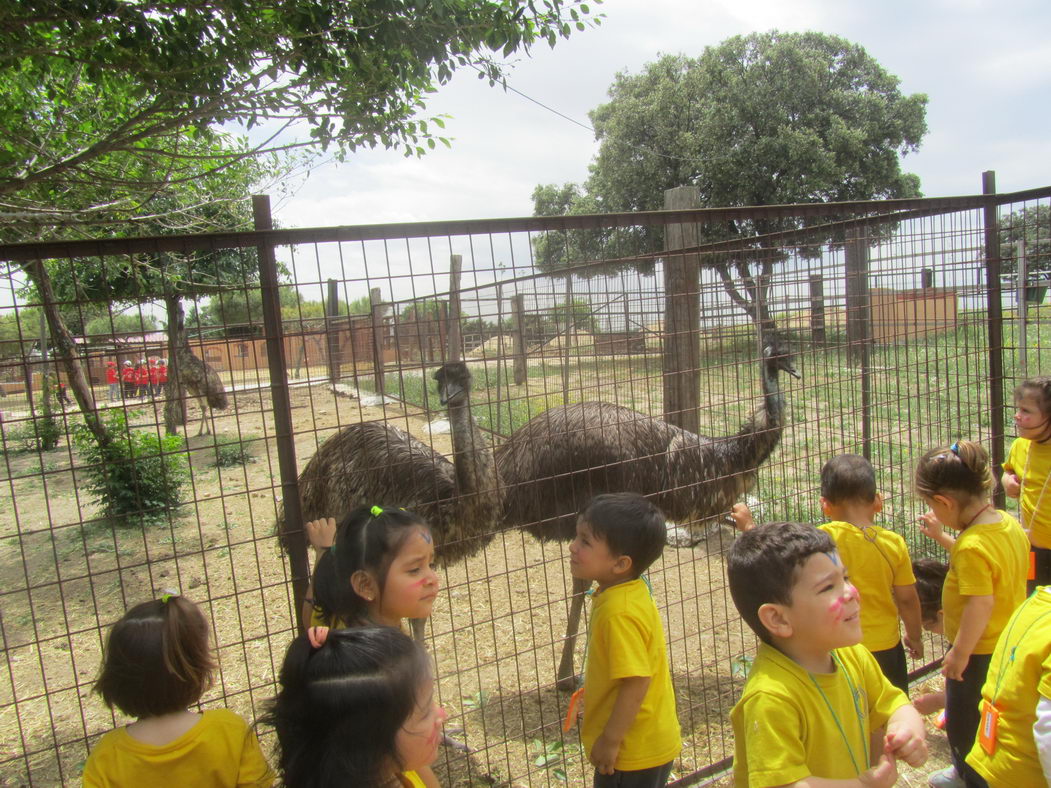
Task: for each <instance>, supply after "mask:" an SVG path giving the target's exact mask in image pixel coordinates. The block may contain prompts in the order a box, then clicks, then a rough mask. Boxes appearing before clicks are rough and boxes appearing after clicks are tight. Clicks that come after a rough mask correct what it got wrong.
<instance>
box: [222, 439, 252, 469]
mask: <svg viewBox="0 0 1051 788" xmlns="http://www.w3.org/2000/svg"><path fill="white" fill-rule="evenodd" d="M250 462H255V456H254V455H253V454H252V452H251V450H250V449H249V448H248V444H247V443H246V442H245V440H244V439H243V438H234V437H225V436H224V437H221V438H216V442H215V459H214V460H213V461H212V463H211V464H212V465H213V466H214V467H216V468H232V467H233V466H235V465H246V464H247V463H250Z"/></svg>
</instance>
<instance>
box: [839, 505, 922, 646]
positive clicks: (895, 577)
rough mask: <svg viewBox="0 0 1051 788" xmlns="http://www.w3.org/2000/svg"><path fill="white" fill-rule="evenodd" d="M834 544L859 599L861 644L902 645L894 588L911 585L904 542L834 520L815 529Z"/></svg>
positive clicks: (876, 528)
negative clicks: (823, 533) (824, 533)
mask: <svg viewBox="0 0 1051 788" xmlns="http://www.w3.org/2000/svg"><path fill="white" fill-rule="evenodd" d="M818 527H819V528H820V529H821V530H822V531H825V532H826V533H827V534H828V535H829V536H831V537H832V540H833V541H834V542H835V543H836V549H837V550H838V551H839V555H840V558H842V559H843V565H844V566H846V568H847V571H848V572H849V574H850V582H852V583H853V584H854V586H855V587H856V588H857V589H858V593H859V594H860V595H861V644H862V645H863V646H865V648H867V649H868V650H869V651H884V650H886V649H888V648H894V647H895V646H896V645H898V643H900V642H901V630H900V629H899V628H898V606H897V605H896V604H895V603H894V590H893V589H894V586H907V585H913V584H914V583H915V582H916V576H915V575H913V573H912V561H911V560H909V550H908V548H907V547H906V546H905V540H904V539H902V538H901V536H900V535H898V534H896V533H894V532H893V531H888V530H887V529H886V528H880V527H879V526H878V525H871V526H866V527H865V528H864V529H862V528H859V527H858V526H856V525H852V524H851V523H846V522H843V521H841V520H834V521H833V522H831V523H825V524H824V525H821V526H818Z"/></svg>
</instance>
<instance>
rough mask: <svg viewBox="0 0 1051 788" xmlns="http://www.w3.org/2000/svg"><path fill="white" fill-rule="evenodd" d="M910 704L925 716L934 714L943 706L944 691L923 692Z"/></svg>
mask: <svg viewBox="0 0 1051 788" xmlns="http://www.w3.org/2000/svg"><path fill="white" fill-rule="evenodd" d="M912 705H913V706H915V707H916V711H918V712H919V713H920V714H922V715H923V716H924V717H926V716H927V715H928V714H934V713H935V712H936V711H941V710H942V709H944V708H945V693H944V692H925V693H923V694H922V695H919V696H917V698H916V700H914V701H913V702H912Z"/></svg>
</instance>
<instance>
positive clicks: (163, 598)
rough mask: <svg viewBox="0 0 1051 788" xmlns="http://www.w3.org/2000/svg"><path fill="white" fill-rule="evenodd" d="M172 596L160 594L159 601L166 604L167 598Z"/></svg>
mask: <svg viewBox="0 0 1051 788" xmlns="http://www.w3.org/2000/svg"><path fill="white" fill-rule="evenodd" d="M171 598H172V595H171V594H161V602H163V603H164V604H168V600H169V599H171Z"/></svg>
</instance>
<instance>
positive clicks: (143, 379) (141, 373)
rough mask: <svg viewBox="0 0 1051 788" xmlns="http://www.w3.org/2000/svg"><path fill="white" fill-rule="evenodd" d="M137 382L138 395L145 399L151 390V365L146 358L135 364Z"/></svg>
mask: <svg viewBox="0 0 1051 788" xmlns="http://www.w3.org/2000/svg"><path fill="white" fill-rule="evenodd" d="M135 384H136V385H137V386H138V391H137V392H136V396H137V397H138V398H139V399H145V398H146V392H148V391H149V390H150V367H149V364H147V363H146V359H142V360H141V361H139V363H138V364H136V365H135Z"/></svg>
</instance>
